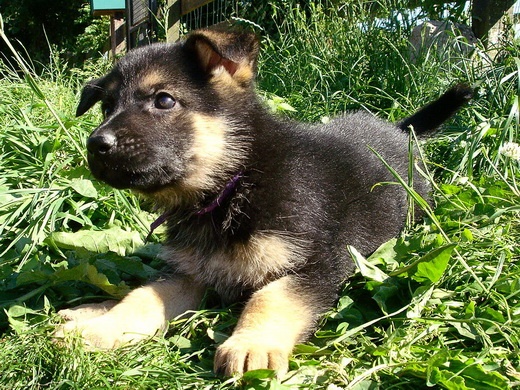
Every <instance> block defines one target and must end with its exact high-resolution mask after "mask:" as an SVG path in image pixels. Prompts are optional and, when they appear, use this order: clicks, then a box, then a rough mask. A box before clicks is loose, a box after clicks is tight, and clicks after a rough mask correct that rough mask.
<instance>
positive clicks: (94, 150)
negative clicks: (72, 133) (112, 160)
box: [87, 131, 117, 156]
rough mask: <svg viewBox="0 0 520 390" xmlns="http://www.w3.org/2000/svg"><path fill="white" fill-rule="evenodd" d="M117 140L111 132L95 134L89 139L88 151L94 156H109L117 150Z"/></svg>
mask: <svg viewBox="0 0 520 390" xmlns="http://www.w3.org/2000/svg"><path fill="white" fill-rule="evenodd" d="M116 145H117V138H116V135H115V134H114V133H112V132H111V131H104V132H102V133H99V134H95V135H94V134H93V135H91V136H90V137H89V138H88V139H87V150H88V152H89V153H90V154H91V155H93V156H99V155H106V154H109V153H110V151H111V150H114V149H115V146H116Z"/></svg>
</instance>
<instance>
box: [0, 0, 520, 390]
mask: <svg viewBox="0 0 520 390" xmlns="http://www.w3.org/2000/svg"><path fill="white" fill-rule="evenodd" d="M310 3H311V4H310V5H309V7H310V8H307V9H302V8H301V7H299V6H298V2H293V1H290V0H286V1H282V2H271V3H268V5H266V6H265V7H268V8H264V9H267V11H266V12H265V13H264V14H263V15H264V18H265V17H266V15H270V16H272V18H273V19H272V20H273V21H276V23H274V24H273V22H272V21H271V20H266V19H258V20H257V19H253V20H252V22H254V23H256V24H259V25H262V24H263V23H265V24H266V25H267V24H269V25H271V26H274V29H273V28H271V29H269V34H267V35H265V36H264V45H263V51H262V55H261V59H260V64H259V70H260V78H259V87H260V89H261V90H262V92H263V93H265V94H266V96H268V97H269V98H271V103H272V105H273V106H275V107H278V108H280V109H282V110H285V111H286V113H287V114H290V115H291V116H293V117H296V118H298V119H301V120H305V121H314V120H321V119H322V118H323V117H325V116H332V115H336V114H339V113H340V112H342V111H345V110H351V109H367V110H370V111H372V112H373V113H374V114H376V115H378V116H380V117H383V118H387V119H390V120H392V121H397V120H399V119H400V118H402V117H404V116H406V115H409V114H410V113H412V112H413V111H415V110H416V109H417V108H419V107H420V106H422V105H423V104H425V103H426V102H428V101H429V100H431V99H433V98H435V97H436V96H438V95H439V94H441V93H442V92H443V91H444V90H445V89H446V88H447V87H448V86H449V85H451V84H453V83H455V82H458V81H465V82H468V83H470V84H471V85H475V86H476V87H477V90H476V94H475V98H474V100H473V101H472V102H471V104H470V105H469V106H468V107H466V108H465V109H463V110H462V111H461V113H460V114H458V115H457V116H456V117H455V118H454V119H453V120H452V121H451V122H450V123H448V124H447V125H446V126H445V127H444V129H443V130H442V131H441V132H440V133H439V134H437V135H436V136H435V137H433V138H432V139H430V140H429V141H427V142H426V143H422V144H421V148H422V150H423V154H424V155H425V156H426V158H427V160H428V162H429V164H428V168H429V172H430V173H429V177H430V178H431V181H432V186H433V188H434V191H433V197H434V200H435V207H434V208H433V209H432V210H430V211H429V214H428V215H427V217H426V218H425V220H424V221H423V223H421V224H418V225H416V226H414V227H410V228H409V229H408V230H407V231H406V232H404V233H403V234H402V235H401V236H400V237H398V238H396V239H395V240H392V241H390V242H388V243H386V244H385V245H383V246H382V247H381V248H380V249H379V250H378V251H377V252H376V253H374V254H373V255H372V256H371V257H370V258H368V259H364V258H362V257H361V256H359V255H357V254H356V251H355V248H350V249H351V253H352V256H353V258H354V259H355V261H356V263H357V265H358V268H359V270H360V271H359V272H358V273H357V274H356V275H354V276H353V277H352V278H351V279H350V280H349V281H348V283H347V285H346V286H345V289H344V291H343V293H342V294H341V298H340V300H339V302H338V305H337V306H336V307H335V308H333V309H331V310H330V312H329V313H328V314H327V315H326V316H325V318H324V319H323V321H322V323H321V326H320V328H319V330H318V331H317V332H316V334H315V336H314V337H313V338H312V339H311V341H310V342H309V343H306V344H305V345H301V346H298V347H297V348H296V350H295V353H294V356H293V357H292V358H291V362H290V368H291V370H290V372H289V374H288V376H287V377H286V378H284V379H283V381H279V380H277V379H274V375H273V373H272V372H270V371H258V372H252V373H248V374H246V375H245V377H244V378H242V379H238V378H231V379H227V380H226V379H219V378H217V377H215V376H214V375H213V373H212V372H211V366H212V357H213V354H214V351H215V344H218V343H219V342H221V341H222V340H223V339H224V338H225V337H227V335H229V334H230V332H231V331H232V327H233V325H234V323H235V321H236V310H235V308H220V307H218V306H217V307H215V306H214V305H212V304H211V303H210V302H211V301H212V299H210V298H211V296H208V297H207V298H208V301H207V303H206V304H205V305H204V308H203V309H202V310H199V311H196V312H194V313H192V314H193V315H192V316H191V318H189V319H183V320H177V321H173V322H172V331H171V332H170V334H169V335H168V336H167V337H166V338H165V339H159V340H155V341H154V342H153V343H148V344H144V345H138V346H135V347H128V348H123V349H121V350H118V351H114V352H93V353H92V352H86V351H84V350H83V349H82V348H81V346H80V345H78V344H75V343H73V344H72V345H71V346H69V347H63V346H60V345H56V344H54V343H53V342H52V337H51V336H50V333H51V329H52V328H53V326H54V323H55V322H56V321H57V320H56V319H55V317H54V312H55V308H56V307H60V306H62V305H65V304H66V305H72V304H76V303H79V302H83V301H85V300H87V301H88V300H93V299H100V298H102V297H106V296H107V295H112V296H120V295H122V294H124V293H125V292H126V291H128V288H129V286H130V285H132V284H134V283H139V282H142V281H144V280H146V279H147V278H149V277H151V276H152V275H154V274H155V272H156V269H157V268H159V266H160V264H158V263H157V262H155V257H154V256H155V253H156V249H157V248H156V246H154V245H147V246H145V247H144V248H140V249H136V247H138V246H139V245H140V244H142V243H143V242H142V240H143V237H144V235H145V234H146V233H147V223H148V222H149V221H150V219H151V217H150V215H149V213H147V212H145V211H140V210H141V208H140V207H141V205H140V202H139V200H138V199H137V198H135V197H134V196H133V195H131V194H128V193H124V192H120V191H115V190H112V189H110V188H107V187H105V186H104V185H103V184H101V183H98V182H96V181H93V180H91V176H90V174H89V172H88V170H87V168H86V165H85V159H84V153H83V149H84V140H85V138H86V137H87V135H88V133H89V132H90V131H91V130H92V129H93V128H94V127H95V124H96V123H97V122H99V119H100V118H99V116H98V115H96V114H89V115H90V116H88V115H87V116H85V117H82V118H79V119H78V118H74V116H73V113H74V107H75V102H76V100H77V95H78V91H79V90H80V88H81V85H82V84H83V83H84V82H85V81H86V80H87V79H89V78H91V77H95V76H98V75H99V74H101V73H102V72H103V68H106V66H107V64H103V63H100V64H97V65H96V66H95V67H94V66H93V67H91V68H88V69H86V70H81V71H78V70H71V69H66V68H64V67H63V66H62V65H60V64H59V63H58V62H54V63H52V64H51V65H49V67H48V69H47V70H46V71H45V72H44V74H41V75H36V74H34V72H33V71H32V70H31V69H30V68H28V69H27V70H26V71H25V72H19V71H18V70H17V71H15V70H14V69H13V68H11V67H9V66H8V65H6V64H5V63H4V64H3V65H1V68H0V96H1V101H0V127H1V130H0V170H1V171H2V176H1V178H0V250H1V253H0V306H2V307H3V308H5V309H6V311H5V316H4V320H3V321H4V322H3V323H2V325H3V326H4V328H5V329H6V331H5V333H4V335H3V336H2V338H1V339H0V389H1V388H9V389H15V388H24V389H25V388H35V389H36V388H114V389H123V388H143V389H144V388H172V389H174V388H215V389H217V388H233V387H236V386H241V387H244V388H250V389H285V388H302V389H306V388H309V389H315V388H326V389H330V390H333V389H337V388H345V389H375V388H382V389H392V388H394V389H416V388H426V387H432V388H445V389H508V388H513V387H517V386H518V385H519V383H520V361H519V358H518V356H519V354H518V352H519V351H518V346H519V345H520V296H519V294H518V291H519V286H520V267H519V265H518V260H519V259H520V249H519V248H518V245H517V243H518V242H519V240H520V229H519V228H520V217H519V209H520V207H519V206H518V205H519V204H520V191H519V188H518V184H517V181H518V179H519V173H520V171H519V161H518V158H517V157H516V156H515V155H514V154H511V153H509V154H508V153H506V152H505V151H504V144H505V142H512V143H518V142H519V141H520V135H519V132H518V96H519V83H520V81H519V78H518V71H519V64H520V61H519V58H520V55H519V50H518V46H517V45H516V43H514V42H513V41H507V42H505V43H504V46H503V47H501V54H500V55H499V56H498V57H496V58H495V59H494V60H493V61H489V52H488V51H487V50H485V49H484V48H483V47H480V46H477V47H476V48H475V49H474V52H473V53H474V54H473V57H472V58H462V57H461V56H460V55H457V54H456V53H455V52H451V51H450V52H448V53H446V52H439V51H437V50H436V49H433V48H432V49H431V50H427V51H425V52H424V53H423V55H422V57H421V58H419V60H418V61H417V62H415V63H412V62H410V61H409V47H408V43H407V37H408V34H409V32H410V31H409V26H407V25H406V23H410V25H412V24H413V21H412V20H411V19H404V20H405V21H406V23H404V24H403V19H402V18H401V19H399V18H398V17H397V16H396V12H395V10H393V8H392V5H391V4H390V2H388V3H386V2H384V1H381V2H379V4H380V5H381V6H383V7H382V8H381V9H380V10H379V15H381V18H380V19H373V18H372V17H371V16H370V14H369V12H368V11H367V9H366V8H365V7H364V6H363V5H362V4H363V2H359V3H358V2H348V3H345V4H344V5H343V6H341V7H339V8H338V7H337V6H332V5H330V4H332V2H331V3H326V2H323V3H320V4H316V3H315V2H310ZM324 4H329V5H324ZM242 16H243V15H242ZM246 16H247V15H246ZM0 35H1V34H0ZM4 39H5V37H4ZM454 39H456V40H457V42H458V43H459V44H463V43H464V42H463V40H462V38H460V37H454ZM447 55H448V56H449V57H448V58H449V60H447V57H446V56H447ZM18 68H19V67H18ZM290 107H294V109H295V111H288V109H289V108H290ZM78 146H79V147H78ZM401 184H402V185H404V186H407V185H408V183H407V181H406V180H405V179H403V180H402V183H401ZM410 191H411V189H410Z"/></svg>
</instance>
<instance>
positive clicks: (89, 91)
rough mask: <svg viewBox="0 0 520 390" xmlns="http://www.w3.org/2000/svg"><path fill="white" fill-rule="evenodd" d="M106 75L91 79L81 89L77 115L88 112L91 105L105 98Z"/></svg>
mask: <svg viewBox="0 0 520 390" xmlns="http://www.w3.org/2000/svg"><path fill="white" fill-rule="evenodd" d="M104 84H105V77H101V78H99V79H95V80H91V81H89V82H88V83H87V84H86V85H85V86H84V87H83V91H81V98H80V99H79V104H78V108H77V109H76V116H81V115H83V114H84V113H86V112H87V111H88V110H89V109H90V107H92V106H93V105H94V104H96V103H97V102H99V101H100V100H101V99H102V98H103V92H104Z"/></svg>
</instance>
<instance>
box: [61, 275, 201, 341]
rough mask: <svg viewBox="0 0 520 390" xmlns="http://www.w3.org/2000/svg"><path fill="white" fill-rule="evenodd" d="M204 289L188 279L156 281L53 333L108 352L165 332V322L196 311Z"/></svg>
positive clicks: (70, 322)
mask: <svg viewBox="0 0 520 390" xmlns="http://www.w3.org/2000/svg"><path fill="white" fill-rule="evenodd" d="M203 294H204V286H202V285H199V284H197V283H195V282H194V281H193V280H191V279H190V278H184V277H176V278H174V279H172V280H164V281H158V282H154V283H151V284H148V285H146V286H144V287H141V288H138V289H136V290H134V291H132V292H131V293H129V294H128V295H127V296H126V297H125V298H124V299H123V300H122V301H121V302H119V303H118V304H116V305H114V306H113V307H112V308H111V309H110V310H108V311H106V312H105V313H104V314H101V315H98V316H94V317H92V316H86V317H81V316H76V318H74V317H73V318H74V319H73V320H72V321H68V322H66V323H65V324H63V325H62V326H61V327H60V328H58V330H57V331H56V333H55V336H56V337H63V336H64V335H65V334H68V333H79V335H80V336H81V337H82V339H83V340H84V342H85V344H86V346H88V347H92V348H102V349H110V348H116V347H118V346H120V345H123V344H127V343H134V342H137V341H140V340H143V339H147V338H149V337H152V336H155V335H157V334H160V333H162V332H165V331H166V329H167V326H168V321H169V320H170V319H172V318H174V317H176V316H178V315H181V314H183V313H184V312H186V311H187V310H195V309H196V308H197V307H198V305H199V303H200V301H201V299H202V296H203Z"/></svg>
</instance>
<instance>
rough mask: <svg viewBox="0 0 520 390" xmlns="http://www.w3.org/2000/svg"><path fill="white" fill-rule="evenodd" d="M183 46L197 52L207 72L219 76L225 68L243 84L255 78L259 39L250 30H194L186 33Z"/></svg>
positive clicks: (234, 78)
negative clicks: (187, 34) (186, 36)
mask: <svg viewBox="0 0 520 390" xmlns="http://www.w3.org/2000/svg"><path fill="white" fill-rule="evenodd" d="M184 48H185V49H186V50H188V51H190V52H192V53H194V54H195V55H196V56H197V59H198V61H199V63H200V65H201V67H202V69H203V70H204V71H205V72H206V73H207V74H208V75H209V76H212V77H222V76H223V72H225V74H227V75H228V76H231V78H232V79H233V80H235V81H236V82H237V83H238V84H239V85H242V86H244V87H247V86H249V85H250V84H251V82H252V81H253V80H254V78H255V74H256V64H257V58H258V50H259V41H258V37H257V36H256V35H255V34H253V33H250V32H247V31H238V32H237V31H220V30H211V29H207V30H197V31H194V32H193V33H191V34H190V35H189V36H188V38H187V40H186V42H185V44H184Z"/></svg>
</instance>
